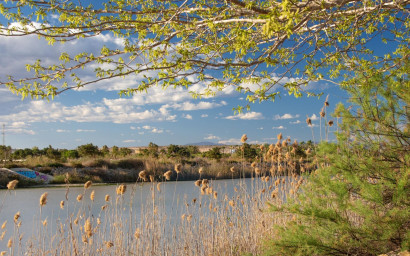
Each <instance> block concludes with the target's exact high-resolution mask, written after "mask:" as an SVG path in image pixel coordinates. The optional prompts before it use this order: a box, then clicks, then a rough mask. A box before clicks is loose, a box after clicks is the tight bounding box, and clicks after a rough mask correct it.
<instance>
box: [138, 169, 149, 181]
mask: <svg viewBox="0 0 410 256" xmlns="http://www.w3.org/2000/svg"><path fill="white" fill-rule="evenodd" d="M138 177H139V178H140V179H142V180H146V179H147V172H146V171H140V172H139V173H138Z"/></svg>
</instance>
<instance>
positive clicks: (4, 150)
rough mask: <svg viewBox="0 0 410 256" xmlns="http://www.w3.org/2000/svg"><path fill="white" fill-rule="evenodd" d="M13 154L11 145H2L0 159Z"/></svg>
mask: <svg viewBox="0 0 410 256" xmlns="http://www.w3.org/2000/svg"><path fill="white" fill-rule="evenodd" d="M10 156H11V147H10V146H4V145H0V159H1V160H2V161H5V160H8V159H9V158H10Z"/></svg>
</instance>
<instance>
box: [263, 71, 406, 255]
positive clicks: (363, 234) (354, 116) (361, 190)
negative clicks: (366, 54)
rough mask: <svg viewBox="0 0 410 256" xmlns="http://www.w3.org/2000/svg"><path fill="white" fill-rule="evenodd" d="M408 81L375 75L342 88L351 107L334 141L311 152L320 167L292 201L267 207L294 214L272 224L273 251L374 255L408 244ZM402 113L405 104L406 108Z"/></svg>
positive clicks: (340, 110)
mask: <svg viewBox="0 0 410 256" xmlns="http://www.w3.org/2000/svg"><path fill="white" fill-rule="evenodd" d="M406 83H407V84H408V80H405V79H393V78H392V77H389V78H387V77H382V76H375V77H373V78H372V79H369V78H367V79H363V80H361V83H360V86H355V87H349V88H348V89H347V90H348V91H349V92H350V93H351V102H352V103H353V105H352V107H351V108H345V107H344V106H343V105H339V106H338V108H337V110H336V116H340V117H342V118H343V123H342V125H341V132H340V133H339V134H338V136H337V138H338V142H337V144H330V143H322V144H320V145H319V147H318V150H317V155H318V160H319V161H318V165H319V166H321V168H320V169H318V170H316V171H315V172H313V174H312V175H311V176H310V177H309V182H308V183H307V185H306V186H305V187H304V188H303V193H299V194H298V196H297V197H296V200H293V201H291V202H289V203H288V204H287V205H285V206H283V207H274V206H272V207H271V208H272V209H273V210H274V211H278V212H282V213H285V214H291V216H292V215H293V221H289V222H288V223H286V225H285V226H282V227H280V226H278V227H277V233H278V234H280V235H279V236H278V237H277V238H275V239H273V240H271V241H270V243H269V246H268V248H269V249H268V250H267V252H268V253H269V254H273V255H379V254H383V253H388V252H391V251H400V250H408V249H409V247H410V221H409V220H410V209H409V205H410V192H409V191H410V190H409V188H410V183H409V175H410V154H409V151H408V149H409V146H410V141H409V138H410V134H409V130H410V129H409V128H410V125H409V122H408V121H409V120H408V113H407V112H406V108H407V107H406V106H409V104H410V93H408V87H407V86H408V85H406ZM407 111H408V110H407Z"/></svg>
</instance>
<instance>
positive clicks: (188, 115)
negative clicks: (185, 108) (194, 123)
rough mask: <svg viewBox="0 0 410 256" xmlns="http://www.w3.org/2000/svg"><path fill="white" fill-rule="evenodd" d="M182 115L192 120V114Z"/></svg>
mask: <svg viewBox="0 0 410 256" xmlns="http://www.w3.org/2000/svg"><path fill="white" fill-rule="evenodd" d="M182 117H183V118H185V119H188V120H192V116H191V115H190V114H186V115H185V114H183V115H182Z"/></svg>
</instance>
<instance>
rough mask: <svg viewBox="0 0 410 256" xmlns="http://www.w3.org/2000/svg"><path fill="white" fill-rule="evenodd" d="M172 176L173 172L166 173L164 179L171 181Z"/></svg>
mask: <svg viewBox="0 0 410 256" xmlns="http://www.w3.org/2000/svg"><path fill="white" fill-rule="evenodd" d="M171 176H172V171H167V172H166V173H164V177H165V179H166V180H170V179H171Z"/></svg>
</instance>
